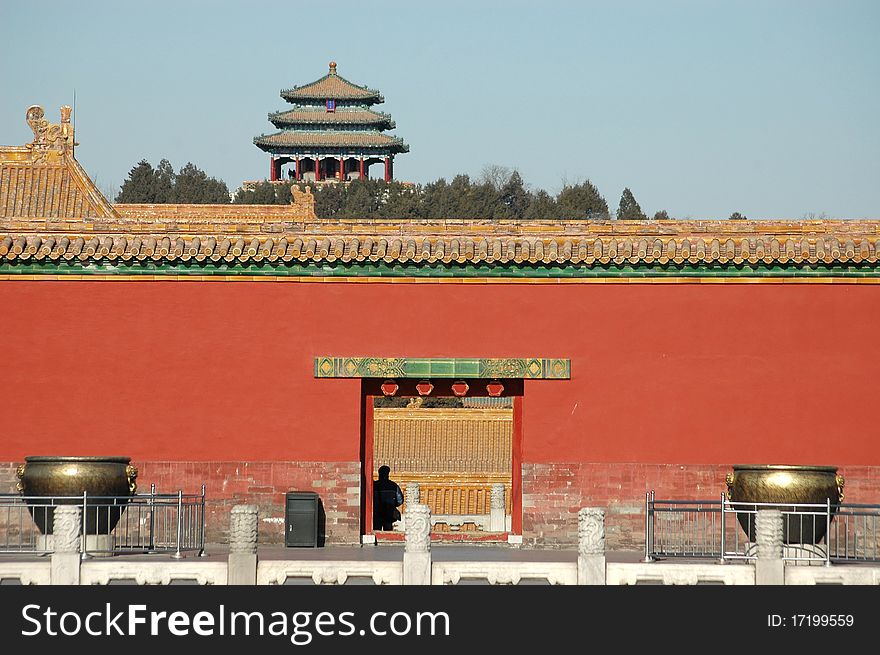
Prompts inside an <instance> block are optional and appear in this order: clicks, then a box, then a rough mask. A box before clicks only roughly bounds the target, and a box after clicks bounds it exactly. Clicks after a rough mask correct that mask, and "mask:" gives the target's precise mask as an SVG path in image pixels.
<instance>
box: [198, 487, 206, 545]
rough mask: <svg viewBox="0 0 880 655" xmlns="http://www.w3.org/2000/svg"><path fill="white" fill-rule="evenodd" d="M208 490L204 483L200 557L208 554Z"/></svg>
mask: <svg viewBox="0 0 880 655" xmlns="http://www.w3.org/2000/svg"><path fill="white" fill-rule="evenodd" d="M206 490H207V486H206V485H205V483H204V482H202V509H201V512H202V534H201V538H200V540H199V555H200V556H202V557H205V556H206V555H207V553H205V532H207V530H208V517H207V513H206V511H205V491H206Z"/></svg>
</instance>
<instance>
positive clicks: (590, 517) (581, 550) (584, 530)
mask: <svg viewBox="0 0 880 655" xmlns="http://www.w3.org/2000/svg"><path fill="white" fill-rule="evenodd" d="M578 584H581V585H604V584H605V510H604V509H600V508H598V507H583V508H581V510H580V511H579V512H578Z"/></svg>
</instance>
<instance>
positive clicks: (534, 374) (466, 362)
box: [315, 356, 571, 380]
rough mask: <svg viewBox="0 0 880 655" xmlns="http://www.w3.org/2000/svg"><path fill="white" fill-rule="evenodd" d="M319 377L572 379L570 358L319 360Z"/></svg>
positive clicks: (338, 358) (316, 358)
mask: <svg viewBox="0 0 880 655" xmlns="http://www.w3.org/2000/svg"><path fill="white" fill-rule="evenodd" d="M315 377H316V378H490V379H491V378H525V379H529V380H568V379H570V378H571V360H570V359H543V358H540V357H533V358H501V359H486V358H436V357H435V358H407V357H329V356H324V357H315Z"/></svg>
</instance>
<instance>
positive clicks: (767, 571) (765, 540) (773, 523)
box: [755, 509, 785, 585]
mask: <svg viewBox="0 0 880 655" xmlns="http://www.w3.org/2000/svg"><path fill="white" fill-rule="evenodd" d="M782 521H783V519H782V512H780V511H779V510H778V509H762V510H758V513H757V515H756V516H755V541H756V542H757V544H758V557H757V559H756V560H755V584H758V585H784V584H785V561H784V560H783V559H782V554H783V544H782V527H783V525H782Z"/></svg>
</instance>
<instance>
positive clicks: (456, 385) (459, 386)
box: [452, 380, 470, 396]
mask: <svg viewBox="0 0 880 655" xmlns="http://www.w3.org/2000/svg"><path fill="white" fill-rule="evenodd" d="M468 389H470V387H469V386H468V383H467V382H465V381H464V380H456V381H455V382H453V383H452V393H454V394H455V395H456V396H464V395H466V394H467V392H468Z"/></svg>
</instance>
